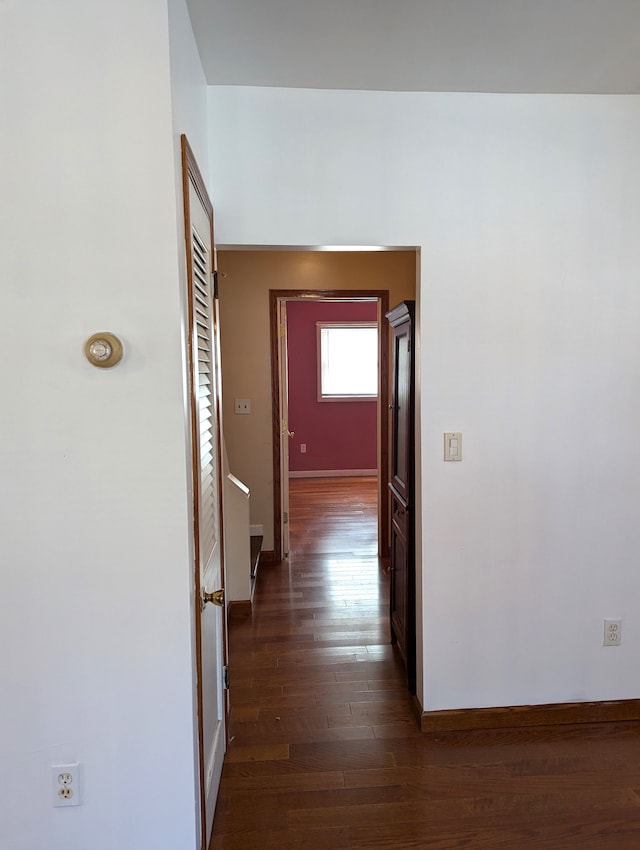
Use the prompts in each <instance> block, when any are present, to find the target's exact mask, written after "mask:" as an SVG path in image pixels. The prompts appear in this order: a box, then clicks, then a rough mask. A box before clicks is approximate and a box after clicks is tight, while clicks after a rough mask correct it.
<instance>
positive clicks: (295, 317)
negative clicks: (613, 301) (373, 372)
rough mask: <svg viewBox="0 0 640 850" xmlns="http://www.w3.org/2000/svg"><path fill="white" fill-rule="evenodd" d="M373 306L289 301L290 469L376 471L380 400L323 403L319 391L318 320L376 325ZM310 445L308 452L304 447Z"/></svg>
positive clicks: (359, 303)
mask: <svg viewBox="0 0 640 850" xmlns="http://www.w3.org/2000/svg"><path fill="white" fill-rule="evenodd" d="M377 318H378V306H377V303H376V302H375V301H374V302H351V301H349V302H328V301H288V302H287V343H288V354H289V356H288V366H289V430H290V431H293V432H294V436H293V437H292V438H291V439H290V440H289V469H290V470H291V472H303V471H308V470H325V469H327V470H333V469H336V470H342V469H375V468H376V466H377V430H378V429H377V402H376V401H375V400H374V401H322V402H319V401H318V400H317V399H318V389H317V380H318V378H317V374H318V367H317V362H316V359H317V336H316V322H350V321H353V322H375V321H376V320H377ZM301 443H306V446H307V451H306V454H302V453H301V452H300V444H301Z"/></svg>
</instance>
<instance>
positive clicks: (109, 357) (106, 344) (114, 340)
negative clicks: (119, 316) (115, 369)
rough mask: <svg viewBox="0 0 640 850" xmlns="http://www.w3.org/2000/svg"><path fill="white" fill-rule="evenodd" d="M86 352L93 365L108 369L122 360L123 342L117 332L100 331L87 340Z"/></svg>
mask: <svg viewBox="0 0 640 850" xmlns="http://www.w3.org/2000/svg"><path fill="white" fill-rule="evenodd" d="M84 354H85V357H86V358H87V360H88V361H89V363H91V364H92V365H93V366H99V367H100V368H101V369H108V368H109V367H110V366H115V365H116V363H119V362H120V361H121V360H122V343H121V342H120V340H119V339H118V337H117V336H115V334H112V333H109V332H108V331H100V333H97V334H93V336H90V337H89V339H88V340H87V341H86V342H85V344H84Z"/></svg>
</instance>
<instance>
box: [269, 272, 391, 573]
mask: <svg viewBox="0 0 640 850" xmlns="http://www.w3.org/2000/svg"><path fill="white" fill-rule="evenodd" d="M288 304H289V305H291V306H292V308H294V309H295V308H297V309H296V314H297V315H298V318H299V320H300V321H302V322H305V321H306V323H307V329H306V330H307V334H306V335H307V336H308V332H309V328H308V326H309V323H310V322H311V323H312V324H313V326H314V327H313V329H312V331H311V333H312V335H313V337H314V338H312V339H310V340H309V339H307V340H306V345H304V346H303V348H302V349H300V348H299V349H298V350H297V352H296V359H297V360H299V359H300V358H301V357H303V356H304V355H303V352H304V351H305V350H306V351H307V352H308V351H310V352H311V356H310V358H308V359H310V360H313V365H311V367H310V368H309V369H308V370H307V376H308V381H309V384H310V385H311V396H313V397H315V399H316V402H317V403H316V404H312V405H311V408H309V406H301V407H300V408H299V410H298V417H299V419H298V421H300V420H301V419H302V420H304V421H305V425H306V427H307V429H308V431H309V432H315V434H317V435H318V439H320V440H323V442H324V443H325V445H326V444H327V440H326V438H327V432H332V433H333V432H340V431H341V432H343V434H346V433H347V432H349V431H350V432H351V437H352V451H353V450H354V448H353V447H354V446H356V445H358V443H360V445H358V448H357V451H358V454H359V456H360V458H362V457H369V458H371V457H372V456H373V460H369V465H368V469H367V467H366V466H365V467H364V471H365V474H366V473H368V474H369V475H371V474H372V473H373V474H374V475H375V476H376V477H377V512H378V556H379V557H380V558H382V559H383V560H386V559H387V558H388V555H389V528H388V521H387V518H388V506H389V496H388V490H387V469H388V447H389V416H388V391H389V360H388V353H389V332H388V326H387V322H386V320H385V314H386V313H387V312H388V309H389V292H388V290H366V289H363V290H270V292H269V308H270V332H271V351H272V362H271V385H272V394H273V407H272V409H273V482H274V493H273V503H274V550H275V551H274V557H275V560H276V563H277V562H278V561H280V560H281V559H282V558H283V557H286V556H287V554H288V551H289V513H290V511H289V476H290V462H289V461H290V456H289V450H290V447H291V446H292V445H294V446H295V448H296V450H297V451H298V452H299V451H300V449H302V452H300V453H301V454H306V448H307V442H306V441H303V440H304V435H300V434H299V436H298V437H296V435H295V431H294V430H292V429H293V428H294V427H295V425H296V423H295V422H294V423H293V424H292V422H291V418H290V415H289V394H288V388H289V380H288V371H289V370H288V363H289V352H288V322H287V305H288ZM321 305H327V306H326V308H325V309H324V311H320V310H318V309H316V308H320V307H321ZM345 310H346V311H347V312H345ZM320 316H324V317H325V319H326V318H330V317H331V316H333V317H334V318H336V317H340V318H341V319H343V320H344V319H345V317H346V316H349V317H350V318H351V320H352V322H351V324H352V325H353V322H358V320H362V319H369V320H370V322H367V323H366V324H369V323H371V324H373V322H375V326H376V327H377V331H378V334H377V338H378V342H377V345H378V358H377V360H378V368H377V396H376V398H375V399H371V398H370V397H368V398H366V399H365V398H363V399H362V400H354V399H353V398H343V399H340V400H337V401H334V400H331V401H326V400H323V399H322V393H321V390H320V383H321V375H320V374H319V369H320V366H319V364H318V362H317V359H316V352H317V351H318V348H319V347H320V345H321V337H320V335H318V340H317V343H316V339H315V326H316V325H318V326H319V329H318V334H320V333H321V327H322V325H324V326H326V322H324V323H323V322H322V321H316V320H317V319H318V317H320ZM371 320H373V321H371ZM361 324H362V322H361ZM304 335H305V334H304V332H303V334H302V337H304ZM301 342H302V338H301ZM318 356H320V355H319V354H318ZM307 395H308V393H307ZM345 404H346V405H349V410H348V413H347V408H346V407H345ZM334 405H338V406H339V407H340V408H342V410H341V411H340V410H338V409H337V408H336V407H334ZM331 407H333V410H332V409H331ZM372 407H374V409H373V410H372ZM367 408H368V409H367ZM341 413H345V414H347V415H346V416H342V415H340V414H341ZM371 414H373V421H371ZM317 419H321V420H323V421H322V422H316V421H314V420H317ZM353 420H356V421H353ZM371 428H373V434H372V433H371ZM323 432H324V436H322V435H323ZM372 439H373V441H374V448H373V451H372V452H368V453H367V452H366V451H364V453H363V452H362V451H360V450H361V449H365V448H366V445H365V444H366V443H368V442H370V441H371V440H372ZM293 440H295V442H293ZM330 443H331V440H329V444H330ZM345 448H347V451H348V447H345ZM335 449H336V445H335V441H334V445H333V450H334V451H333V455H334V457H335V456H338V457H339V456H340V455H341V453H340V451H338V452H337V453H336V451H335ZM321 454H322V453H321ZM297 460H298V461H299V460H300V458H297ZM327 463H328V468H327ZM356 463H358V464H359V467H358V466H357V465H356ZM372 463H373V464H374V469H372V468H371V464H372ZM296 465H298V464H296ZM299 465H300V466H301V470H300V476H297V475H295V473H296V472H298V471H299V470H294V477H323V475H324V474H325V473H326V474H327V476H330V475H331V473H334V474H335V473H336V472H337V474H338V475H341V474H343V475H349V474H351V475H358V474H360V475H361V474H362V470H363V467H362V460H359V461H357V462H356V461H353V463H352V464H351V465H349V464H348V463H346V464H345V462H344V458H342V459H341V460H339V461H336V462H335V463H334V464H333V465H334V466H336V465H339V466H340V467H341V469H338V470H336V469H332V468H331V466H332V464H331V461H329V462H327V451H325V452H324V457H323V458H322V463H321V465H322V466H324V467H325V469H320V470H318V469H313V466H314V465H315V466H318V463H317V461H316V463H315V464H314V463H313V461H312V462H311V464H309V463H302V464H299ZM350 466H351V467H353V466H355V468H350ZM305 469H306V471H307V476H304V472H305ZM309 472H312V474H311V475H310V476H309Z"/></svg>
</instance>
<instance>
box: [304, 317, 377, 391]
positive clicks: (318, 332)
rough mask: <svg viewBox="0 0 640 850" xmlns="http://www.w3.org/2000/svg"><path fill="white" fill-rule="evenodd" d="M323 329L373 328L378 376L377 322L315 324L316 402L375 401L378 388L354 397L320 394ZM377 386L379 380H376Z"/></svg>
mask: <svg viewBox="0 0 640 850" xmlns="http://www.w3.org/2000/svg"><path fill="white" fill-rule="evenodd" d="M324 328H354V329H355V328H375V330H376V332H377V338H378V352H377V358H378V362H377V364H376V370H377V373H378V376H379V374H380V333H379V328H378V323H377V322H316V336H317V346H316V362H317V390H318V401H376V400H377V399H378V394H379V390H380V388H379V386H377V387H376V392H375V393H372V394H364V393H358V394H355V395H346V394H345V395H340V394H334V395H331V394H328V393H327V394H323V392H322V330H323V329H324ZM378 384H379V378H378Z"/></svg>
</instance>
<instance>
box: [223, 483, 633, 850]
mask: <svg viewBox="0 0 640 850" xmlns="http://www.w3.org/2000/svg"><path fill="white" fill-rule="evenodd" d="M375 500H376V483H375V481H374V480H373V479H294V480H292V481H291V506H290V508H291V510H290V516H291V553H290V557H289V559H288V561H284V562H282V563H281V564H279V565H277V566H273V567H263V568H261V571H260V572H259V573H258V578H257V582H258V584H257V587H256V593H255V598H254V610H253V615H252V617H251V618H245V619H242V618H237V619H233V620H232V621H231V623H230V659H229V661H230V674H231V703H232V719H231V727H230V735H231V740H230V744H229V750H228V753H227V757H226V761H225V766H224V770H223V776H222V784H221V787H220V795H219V798H218V806H217V809H216V819H215V825H214V836H213V842H212V845H211V846H212V848H214V850H272V848H278V850H293V848H301V850H392V848H393V850H417V848H430V849H431V848H432V849H433V850H453V848H468V849H469V850H475V849H476V848H483V849H485V850H490V848H491V850H493V849H494V848H495V850H498V848H499V849H500V850H529V848H537V850H538V849H539V850H573V848H575V850H578V848H580V850H640V728H639V724H633V723H620V724H601V725H598V724H591V725H583V726H560V727H551V726H549V727H543V728H537V729H516V730H495V731H492V730H484V731H481V732H455V733H453V732H450V733H440V734H437V735H424V734H421V733H420V732H419V731H418V728H417V724H416V721H415V719H414V715H413V710H412V705H411V699H410V697H409V695H408V694H407V692H406V690H405V688H404V684H403V682H404V678H403V672H402V670H401V668H400V666H399V664H398V662H397V659H396V656H395V652H394V650H393V648H392V647H391V646H390V645H389V628H388V621H387V616H388V610H387V606H388V580H387V576H386V575H385V573H384V570H383V569H382V568H381V566H380V565H379V562H378V559H377V557H376V501H375Z"/></svg>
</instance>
